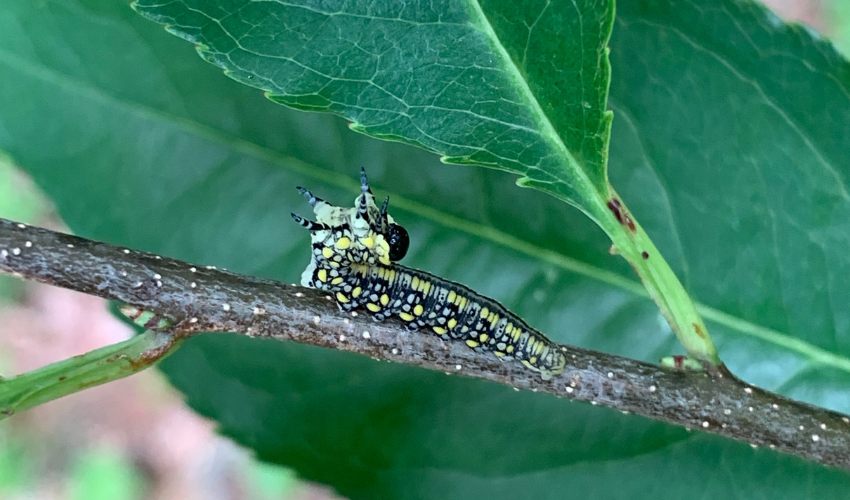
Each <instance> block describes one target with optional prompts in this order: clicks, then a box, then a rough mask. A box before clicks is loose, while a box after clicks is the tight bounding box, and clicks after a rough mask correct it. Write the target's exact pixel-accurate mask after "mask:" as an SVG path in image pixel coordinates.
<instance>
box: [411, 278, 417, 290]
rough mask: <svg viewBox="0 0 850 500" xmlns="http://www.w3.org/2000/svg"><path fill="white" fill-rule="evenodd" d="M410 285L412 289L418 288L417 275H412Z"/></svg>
mask: <svg viewBox="0 0 850 500" xmlns="http://www.w3.org/2000/svg"><path fill="white" fill-rule="evenodd" d="M410 287H411V288H413V289H414V290H416V289H418V288H419V277H418V276H414V277H413V279H412V280H410Z"/></svg>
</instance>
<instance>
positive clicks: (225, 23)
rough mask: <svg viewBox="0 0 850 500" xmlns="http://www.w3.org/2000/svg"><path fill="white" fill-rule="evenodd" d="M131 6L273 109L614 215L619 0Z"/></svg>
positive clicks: (194, 1)
mask: <svg viewBox="0 0 850 500" xmlns="http://www.w3.org/2000/svg"><path fill="white" fill-rule="evenodd" d="M133 6H134V8H135V9H136V10H138V11H139V12H140V13H142V14H144V15H146V16H147V17H149V18H151V19H153V20H155V21H157V22H159V23H162V24H166V25H168V26H169V30H170V31H171V32H172V33H174V34H176V35H178V36H181V37H183V38H186V39H187V40H189V41H192V42H193V43H196V44H198V51H199V53H200V54H201V56H202V57H204V59H206V60H207V61H209V62H211V63H213V64H215V65H217V66H219V67H221V68H223V69H224V70H225V71H226V72H227V74H228V76H230V77H231V78H233V79H235V80H237V81H240V82H242V83H245V84H248V85H251V86H253V87H257V88H260V89H262V90H264V91H266V93H267V95H268V96H269V98H271V99H272V100H274V101H277V102H280V103H282V104H286V105H287V106H292V107H294V108H298V109H303V110H309V111H329V112H332V113H335V114H338V115H340V116H343V117H345V118H347V119H348V120H350V121H351V122H352V125H351V127H352V128H353V129H354V130H357V131H358V132H362V133H364V134H368V135H371V136H374V137H380V138H385V139H393V140H399V141H404V142H407V143H410V144H415V145H418V146H421V147H423V148H426V149H428V150H430V151H434V152H436V153H439V154H440V155H441V156H442V157H443V160H444V161H446V162H448V163H460V164H466V163H473V164H480V165H487V166H491V167H495V168H499V169H504V170H507V171H510V172H513V173H515V174H517V175H520V176H521V178H520V179H519V181H518V183H519V184H520V185H526V186H535V187H537V188H540V189H543V190H545V191H547V192H549V193H551V194H553V195H555V196H557V197H559V198H561V199H564V200H567V201H569V202H571V203H573V204H575V205H576V206H578V207H579V208H581V209H582V210H584V211H585V212H587V213H588V214H590V215H591V217H597V218H600V219H601V218H602V215H604V214H607V209H606V208H605V201H606V199H607V198H608V183H607V177H606V172H605V169H606V160H607V150H608V138H609V135H610V125H611V114H610V112H608V111H606V97H607V94H608V83H609V72H610V68H609V65H608V61H607V57H606V56H607V54H606V44H607V41H608V37H609V35H610V32H611V24H612V22H613V5H612V1H611V0H579V1H567V0H557V1H554V2H553V1H541V0H525V1H523V2H501V1H484V2H478V1H477V0H476V1H460V2H451V1H442V2H437V3H430V4H426V3H421V4H420V3H416V2H414V3H409V4H408V3H399V2H371V3H364V2H352V3H348V4H345V5H343V4H339V5H337V6H334V5H333V4H332V3H331V4H326V5H322V4H320V3H318V2H316V3H315V4H314V5H309V2H307V3H305V4H303V5H298V4H293V3H284V2H251V1H244V0H243V1H240V2H220V3H216V2H208V1H205V0H184V1H180V2H168V3H162V2H159V1H152V0H138V1H136V2H134V4H133Z"/></svg>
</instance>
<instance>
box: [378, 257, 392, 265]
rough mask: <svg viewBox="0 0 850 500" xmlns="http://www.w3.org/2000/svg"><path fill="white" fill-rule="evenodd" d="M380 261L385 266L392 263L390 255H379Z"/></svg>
mask: <svg viewBox="0 0 850 500" xmlns="http://www.w3.org/2000/svg"><path fill="white" fill-rule="evenodd" d="M378 262H380V263H381V264H383V265H385V266H388V265H390V256H389V255H381V256H380V257H378Z"/></svg>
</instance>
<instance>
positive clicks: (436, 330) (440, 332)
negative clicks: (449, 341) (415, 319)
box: [431, 326, 446, 335]
mask: <svg viewBox="0 0 850 500" xmlns="http://www.w3.org/2000/svg"><path fill="white" fill-rule="evenodd" d="M431 328H433V330H434V333H436V334H437V335H445V334H446V329H445V328H443V327H442V326H432V327H431Z"/></svg>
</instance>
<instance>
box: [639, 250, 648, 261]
mask: <svg viewBox="0 0 850 500" xmlns="http://www.w3.org/2000/svg"><path fill="white" fill-rule="evenodd" d="M640 256H641V257H643V260H647V259H649V252H647V251H646V250H644V251H643V252H641V253H640Z"/></svg>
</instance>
